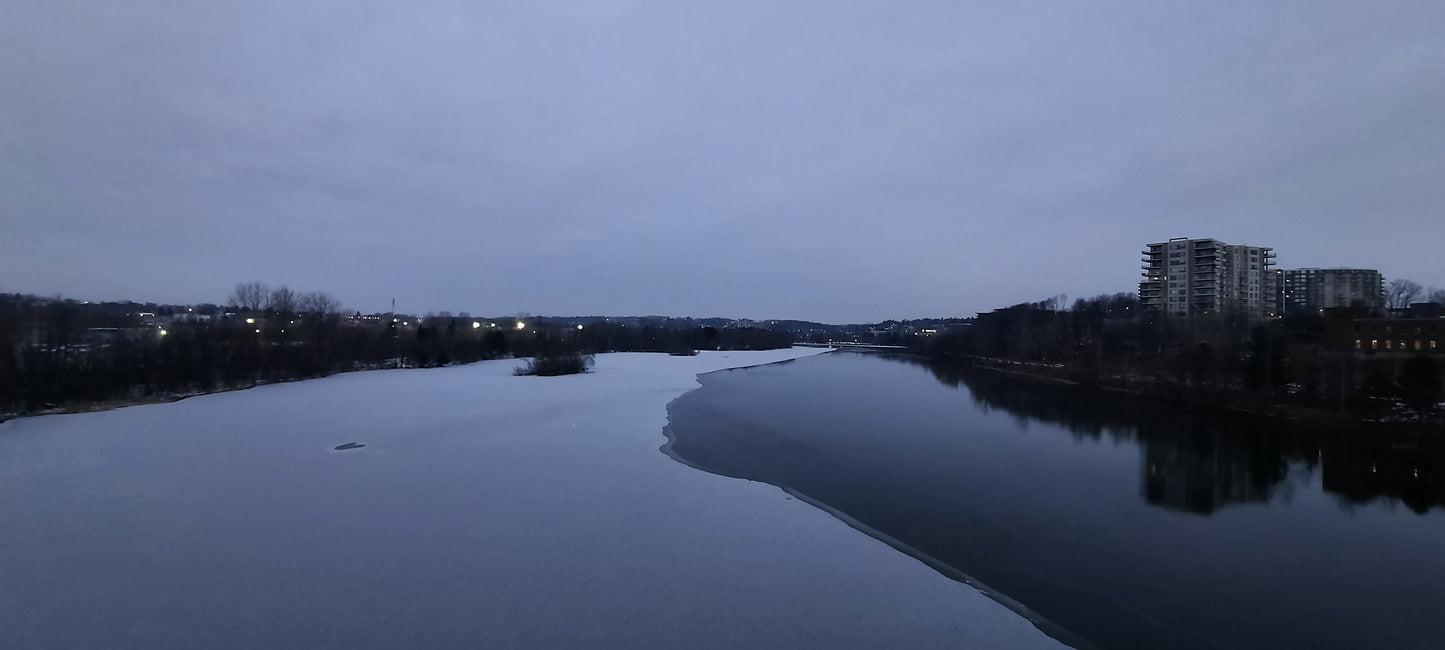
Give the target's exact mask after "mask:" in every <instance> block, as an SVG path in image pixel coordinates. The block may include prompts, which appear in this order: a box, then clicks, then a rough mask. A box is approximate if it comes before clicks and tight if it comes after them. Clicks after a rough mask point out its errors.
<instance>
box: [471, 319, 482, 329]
mask: <svg viewBox="0 0 1445 650" xmlns="http://www.w3.org/2000/svg"><path fill="white" fill-rule="evenodd" d="M481 326H482V324H481V323H478V322H476V321H472V329H478V328H480V327H481Z"/></svg>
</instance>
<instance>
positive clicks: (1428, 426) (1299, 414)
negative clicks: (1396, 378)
mask: <svg viewBox="0 0 1445 650" xmlns="http://www.w3.org/2000/svg"><path fill="white" fill-rule="evenodd" d="M913 354H914V356H916V357H917V358H918V359H920V360H923V361H926V362H930V363H939V364H943V365H948V366H952V367H956V368H965V369H969V370H980V371H985V372H996V373H1000V374H1006V375H1012V376H1016V377H1024V378H1027V379H1032V380H1035V381H1043V382H1048V383H1053V384H1058V385H1063V386H1072V387H1075V388H1079V389H1084V390H1095V391H1102V392H1106V393H1111V394H1115V395H1123V396H1129V397H1135V398H1150V399H1159V400H1167V401H1170V402H1173V403H1177V404H1187V405H1189V406H1195V407H1203V408H1213V409H1220V410H1224V411H1229V412H1233V413H1241V414H1247V415H1253V416H1259V417H1265V418H1273V419H1279V420H1287V421H1290V422H1295V423H1301V424H1313V425H1321V426H1327V427H1330V428H1331V429H1334V430H1336V431H1337V432H1342V433H1354V434H1359V435H1372V436H1383V437H1398V438H1414V439H1418V438H1428V437H1432V436H1438V437H1442V438H1445V423H1430V422H1409V421H1392V422H1381V421H1374V420H1365V419H1360V418H1357V417H1353V416H1350V415H1348V414H1343V413H1340V412H1338V411H1329V410H1323V409H1317V408H1310V407H1302V406H1291V405H1286V404H1266V405H1265V406H1264V407H1263V408H1259V407H1252V406H1244V405H1240V404H1231V403H1226V402H1221V401H1219V400H1216V399H1210V398H1209V397H1200V396H1190V395H1185V394H1182V393H1180V392H1177V391H1174V390H1170V389H1171V388H1173V387H1172V386H1170V385H1167V384H1160V383H1158V382H1152V383H1151V385H1152V386H1154V387H1156V388H1155V389H1152V390H1151V389H1150V388H1146V387H1142V386H1139V387H1129V386H1116V385H1110V384H1105V383H1087V382H1081V381H1078V380H1074V379H1069V378H1067V377H1059V376H1056V375H1051V374H1046V373H1040V372H1030V371H1028V370H1027V369H1021V368H1016V367H1003V366H1004V365H1007V366H1022V367H1023V368H1027V367H1028V366H1029V365H1030V364H1028V363H1025V362H1016V361H1011V360H1007V359H994V358H989V357H978V359H980V360H983V361H985V362H986V363H984V364H980V363H975V362H974V360H973V359H960V358H959V357H944V358H939V357H929V356H925V355H922V354H916V353H913ZM990 364H996V365H990ZM1050 367H1053V368H1058V369H1061V370H1065V371H1067V369H1068V366H1066V365H1063V364H1059V365H1055V366H1050Z"/></svg>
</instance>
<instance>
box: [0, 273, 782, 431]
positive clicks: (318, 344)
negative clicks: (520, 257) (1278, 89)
mask: <svg viewBox="0 0 1445 650" xmlns="http://www.w3.org/2000/svg"><path fill="white" fill-rule="evenodd" d="M229 302H230V306H228V307H224V308H222V307H219V306H216V305H204V306H199V307H197V306H193V307H175V306H157V305H140V304H137V303H101V304H92V303H85V302H80V301H75V300H61V299H51V298H39V297H35V296H26V295H17V294H0V419H3V418H5V417H11V416H15V415H20V414H25V413H35V412H42V411H47V410H52V409H56V408H65V407H71V406H75V405H81V404H88V403H107V402H116V403H123V402H130V401H146V400H150V399H160V398H164V397H167V396H178V395H188V394H199V393H207V392H214V391H219V390H228V389H235V388H245V387H249V386H254V385H258V384H263V383H271V382H278V381H290V380H296V379H306V378H312V377H323V376H326V375H330V374H333V373H336V372H345V371H351V370H364V369H379V368H404V367H413V368H414V367H433V366H442V365H447V364H453V363H470V362H473V361H479V360H483V359H494V358H501V357H513V356H515V357H526V356H532V355H533V354H536V353H538V352H539V351H543V350H558V349H567V350H575V351H577V352H579V353H588V354H590V353H593V352H616V351H640V352H671V353H689V352H691V351H692V350H697V349H707V350H717V349H722V350H733V349H773V348H780V347H788V346H790V345H792V336H791V335H789V334H787V333H785V332H773V331H768V330H761V329H751V328H749V329H718V328H714V327H693V328H686V329H684V328H676V327H665V326H662V325H661V324H657V325H653V324H649V323H647V322H644V324H643V325H642V326H626V325H620V324H618V325H612V324H599V325H588V326H584V327H581V328H580V329H579V328H578V327H577V326H576V325H568V324H565V323H562V322H560V321H557V320H551V319H530V318H529V319H525V320H520V321H519V320H516V319H501V320H496V319H472V318H469V317H465V316H451V315H441V316H426V317H414V316H406V315H392V314H387V315H384V316H383V315H372V316H362V315H361V314H359V313H353V314H350V315H345V314H343V313H342V312H341V305H340V303H339V302H337V301H336V300H335V299H333V298H331V297H330V296H329V295H327V294H324V293H307V294H298V293H295V292H292V291H291V290H289V289H287V288H286V287H281V288H279V289H270V288H268V287H266V286H265V285H261V284H260V283H246V284H243V285H239V286H238V287H237V291H236V293H235V294H233V295H232V296H231V297H230V301H229ZM518 322H521V323H522V327H517V326H516V323H518Z"/></svg>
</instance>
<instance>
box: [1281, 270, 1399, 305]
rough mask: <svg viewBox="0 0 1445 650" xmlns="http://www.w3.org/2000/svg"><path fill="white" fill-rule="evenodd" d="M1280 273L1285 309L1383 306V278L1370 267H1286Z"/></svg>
mask: <svg viewBox="0 0 1445 650" xmlns="http://www.w3.org/2000/svg"><path fill="white" fill-rule="evenodd" d="M1283 276H1284V306H1285V309H1287V310H1291V311H1295V310H1298V311H1315V312H1317V311H1319V310H1322V309H1329V308H1332V307H1362V308H1365V309H1369V310H1371V311H1379V310H1381V309H1384V308H1385V278H1384V276H1382V275H1380V272H1379V271H1376V270H1374V269H1287V270H1285V271H1284V272H1283Z"/></svg>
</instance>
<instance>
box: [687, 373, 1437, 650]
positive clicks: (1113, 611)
mask: <svg viewBox="0 0 1445 650" xmlns="http://www.w3.org/2000/svg"><path fill="white" fill-rule="evenodd" d="M669 417H670V425H669V438H670V442H669V444H668V446H667V448H666V450H667V451H668V453H669V454H671V455H672V456H673V457H674V458H677V459H679V460H681V461H683V462H686V463H688V464H690V465H693V466H695V467H698V468H700V469H705V470H707V471H710V472H714V473H717V474H723V475H727V476H733V477H738V478H745V479H751V480H755V481H763V482H766V483H771V484H773V485H777V486H779V487H782V488H784V489H786V490H788V491H789V492H792V493H794V494H796V495H798V496H800V497H802V498H805V499H807V500H809V501H811V502H813V503H815V504H816V505H819V506H820V507H823V508H825V509H827V510H829V511H831V512H833V513H834V514H836V515H838V516H840V517H842V518H843V519H845V520H847V521H849V523H851V524H853V525H854V526H855V527H858V528H859V529H861V530H864V531H865V532H868V533H869V534H872V535H874V536H876V537H878V538H880V539H883V540H885V541H887V542H889V543H890V544H893V545H894V546H895V547H897V548H899V549H900V550H902V551H904V552H907V553H910V554H912V555H914V556H915V557H917V558H919V559H920V560H923V561H925V562H927V563H929V564H930V565H932V566H934V567H935V568H937V569H939V570H940V571H942V572H944V573H945V574H948V575H950V576H953V577H955V578H957V579H960V580H965V581H968V582H970V583H972V584H975V585H976V586H978V587H980V588H981V589H983V590H985V591H986V592H987V593H990V594H991V595H993V596H995V597H996V598H998V599H999V600H1001V601H1003V602H1005V603H1007V604H1010V605H1011V606H1014V607H1016V608H1018V609H1019V610H1020V611H1022V612H1024V613H1026V614H1028V615H1030V616H1033V617H1035V618H1036V619H1039V620H1041V627H1043V628H1044V629H1045V630H1046V631H1049V632H1051V633H1053V634H1055V635H1056V636H1058V637H1059V638H1060V639H1062V640H1065V641H1066V642H1070V643H1073V644H1075V645H1079V646H1090V645H1094V646H1097V647H1102V648H1432V649H1434V648H1441V647H1445V509H1442V507H1441V506H1442V503H1445V449H1442V447H1441V446H1440V445H1439V444H1430V443H1428V441H1421V440H1410V439H1403V440H1402V439H1396V440H1386V439H1381V438H1378V437H1370V436H1362V435H1358V434H1345V433H1341V432H1337V431H1332V430H1328V429H1319V428H1312V427H1309V426H1304V425H1299V424H1295V423H1289V422H1281V421H1277V420H1272V419H1269V418H1261V417H1255V416H1241V415H1238V414H1232V413H1222V412H1219V411H1214V410H1205V409H1191V408H1185V407H1181V406H1178V405H1172V404H1162V403H1158V402H1155V401H1150V400H1144V399H1140V398H1133V397H1127V396H1119V395H1113V394H1107V393H1101V392H1097V391H1090V390H1086V389H1080V388H1077V387H1071V386H1066V385H1058V384H1051V383H1047V382H1041V381H1038V380H1033V379H1028V378H1020V377H1015V376H1009V375H1005V374H1001V373H996V372H989V371H971V370H970V371H964V370H957V369H952V370H951V369H946V368H939V367H933V368H930V367H929V366H928V365H927V364H924V363H922V362H920V361H917V360H912V359H909V358H906V357H889V356H885V355H880V354H867V353H835V354H828V355H822V356H819V357H813V358H808V359H801V360H797V361H792V362H786V363H782V364H775V365H769V366H760V367H755V368H746V369H739V370H732V371H723V372H718V373H713V374H709V375H704V376H703V377H702V388H701V389H699V390H696V391H693V392H692V393H689V394H687V395H684V396H683V397H681V398H679V399H678V400H677V401H675V402H674V403H673V404H672V406H671V407H670V409H669Z"/></svg>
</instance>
